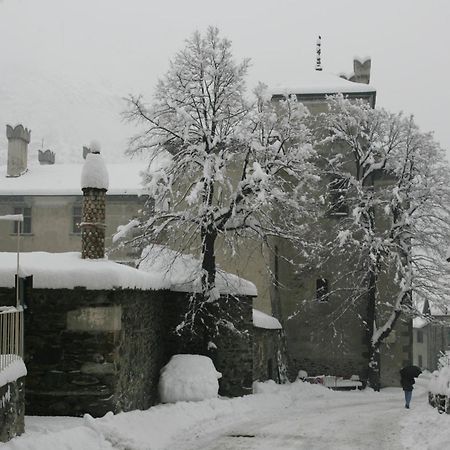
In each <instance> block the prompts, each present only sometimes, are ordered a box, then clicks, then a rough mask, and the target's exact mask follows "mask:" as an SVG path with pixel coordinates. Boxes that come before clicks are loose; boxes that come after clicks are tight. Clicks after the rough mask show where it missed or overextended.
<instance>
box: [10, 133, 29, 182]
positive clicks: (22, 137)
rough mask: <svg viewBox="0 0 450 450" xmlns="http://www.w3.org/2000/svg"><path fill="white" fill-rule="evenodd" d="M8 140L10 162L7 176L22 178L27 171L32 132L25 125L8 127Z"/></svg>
mask: <svg viewBox="0 0 450 450" xmlns="http://www.w3.org/2000/svg"><path fill="white" fill-rule="evenodd" d="M6 138H7V139H8V162H7V167H6V176H8V177H20V175H22V174H23V173H25V172H26V171H27V159H28V144H29V143H30V138H31V131H30V130H28V129H27V128H24V127H23V125H16V126H15V127H14V128H13V127H12V126H11V125H6Z"/></svg>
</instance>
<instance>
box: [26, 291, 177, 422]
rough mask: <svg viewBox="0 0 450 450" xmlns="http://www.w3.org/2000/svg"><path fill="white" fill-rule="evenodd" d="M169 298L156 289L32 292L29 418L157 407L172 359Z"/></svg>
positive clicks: (28, 348)
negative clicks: (163, 370) (164, 368)
mask: <svg viewBox="0 0 450 450" xmlns="http://www.w3.org/2000/svg"><path fill="white" fill-rule="evenodd" d="M164 299H165V294H164V293H162V292H153V291H151V292H144V291H131V290H123V291H121V290H117V291H87V290H85V289H74V290H68V289H56V290H44V289H35V290H33V293H32V298H31V300H30V301H29V304H28V309H27V311H26V315H25V346H26V349H25V361H26V364H27V368H28V377H27V392H26V402H27V413H28V414H38V415H40V414H45V415H82V414H84V413H86V412H89V413H90V414H92V415H94V416H100V415H103V414H105V413H106V412H108V411H114V412H119V411H127V410H130V409H136V408H148V407H149V406H151V405H152V404H154V403H156V402H157V398H156V387H155V385H154V380H155V379H156V378H157V376H158V374H159V369H160V367H161V365H162V364H163V363H165V362H166V361H167V360H168V358H169V356H168V354H167V353H166V349H165V346H164V341H165V337H164V334H163V333H164V330H166V329H165V328H164V326H163V322H162V319H161V318H162V317H164V308H165V306H164ZM165 332H166V333H168V331H167V330H166V331H165Z"/></svg>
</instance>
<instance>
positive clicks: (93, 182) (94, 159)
mask: <svg viewBox="0 0 450 450" xmlns="http://www.w3.org/2000/svg"><path fill="white" fill-rule="evenodd" d="M108 187H109V176H108V170H107V168H106V164H105V161H104V160H103V157H102V155H100V153H93V152H91V153H88V154H87V155H86V162H85V163H84V165H83V170H82V171H81V189H85V188H94V189H103V190H105V191H107V190H108Z"/></svg>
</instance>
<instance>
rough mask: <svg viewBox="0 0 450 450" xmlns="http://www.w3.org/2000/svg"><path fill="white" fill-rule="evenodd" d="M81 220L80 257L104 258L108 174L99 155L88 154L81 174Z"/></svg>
mask: <svg viewBox="0 0 450 450" xmlns="http://www.w3.org/2000/svg"><path fill="white" fill-rule="evenodd" d="M81 189H82V191H83V219H82V222H81V257H82V258H83V259H86V258H88V259H100V258H104V256H105V209H106V191H107V190H108V172H107V170H106V166H105V163H104V161H103V159H102V157H101V156H100V153H98V152H95V153H89V154H88V155H87V157H86V162H85V164H84V166H83V171H82V174H81Z"/></svg>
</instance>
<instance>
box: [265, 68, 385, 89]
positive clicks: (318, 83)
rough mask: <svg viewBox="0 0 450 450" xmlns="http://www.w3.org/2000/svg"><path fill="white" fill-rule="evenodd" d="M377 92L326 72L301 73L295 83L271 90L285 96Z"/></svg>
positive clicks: (280, 84) (364, 85)
mask: <svg viewBox="0 0 450 450" xmlns="http://www.w3.org/2000/svg"><path fill="white" fill-rule="evenodd" d="M369 92H376V89H375V88H374V87H373V86H371V85H370V84H363V83H355V82H353V81H348V80H345V79H344V78H341V77H339V76H337V75H334V74H330V73H327V72H324V71H318V70H314V71H310V72H309V73H308V72H305V73H301V74H299V75H298V76H297V77H296V80H295V81H287V82H284V83H279V84H277V85H275V86H274V87H273V88H271V93H272V95H284V94H323V95H327V94H328V95H331V94H339V93H341V94H354V93H355V94H357V93H369Z"/></svg>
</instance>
